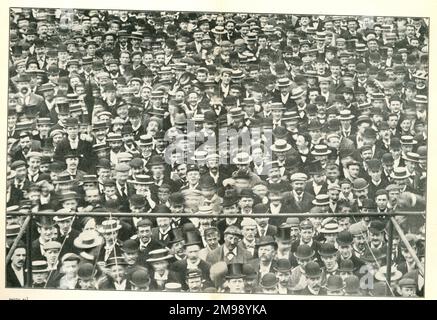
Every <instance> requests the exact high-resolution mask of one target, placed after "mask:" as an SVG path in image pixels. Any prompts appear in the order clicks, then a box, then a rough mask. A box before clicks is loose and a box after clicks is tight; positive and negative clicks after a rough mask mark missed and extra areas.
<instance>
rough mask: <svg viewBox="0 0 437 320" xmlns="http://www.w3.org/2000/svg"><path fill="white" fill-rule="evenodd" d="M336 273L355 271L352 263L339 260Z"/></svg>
mask: <svg viewBox="0 0 437 320" xmlns="http://www.w3.org/2000/svg"><path fill="white" fill-rule="evenodd" d="M338 271H340V272H353V271H355V268H354V263H353V261H352V260H351V259H345V260H341V262H340V266H339V268H338Z"/></svg>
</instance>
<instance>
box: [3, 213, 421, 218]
mask: <svg viewBox="0 0 437 320" xmlns="http://www.w3.org/2000/svg"><path fill="white" fill-rule="evenodd" d="M6 214H7V215H11V216H25V215H29V214H30V213H22V212H17V211H13V212H7V213H6ZM31 214H32V215H33V216H79V217H84V216H86V217H107V216H111V217H148V218H151V217H169V218H175V217H187V218H190V217H194V218H206V217H212V218H214V217H220V218H254V217H256V218H285V217H296V218H313V217H325V218H327V217H338V218H341V217H374V216H419V215H424V214H425V212H423V211H419V212H415V211H399V212H390V213H381V212H367V213H363V212H354V213H310V212H308V213H306V212H304V213H300V212H298V213H296V212H295V213H276V214H273V213H263V214H259V213H250V214H247V213H246V214H244V213H237V214H199V213H179V214H174V213H126V212H111V213H109V212H76V213H65V212H62V213H61V212H33V213H31Z"/></svg>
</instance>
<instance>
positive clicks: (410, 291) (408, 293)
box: [401, 287, 416, 297]
mask: <svg viewBox="0 0 437 320" xmlns="http://www.w3.org/2000/svg"><path fill="white" fill-rule="evenodd" d="M401 295H402V297H415V296H416V289H415V288H412V287H402V288H401Z"/></svg>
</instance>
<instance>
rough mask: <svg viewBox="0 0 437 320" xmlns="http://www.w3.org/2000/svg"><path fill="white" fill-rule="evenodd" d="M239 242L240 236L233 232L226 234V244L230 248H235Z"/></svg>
mask: <svg viewBox="0 0 437 320" xmlns="http://www.w3.org/2000/svg"><path fill="white" fill-rule="evenodd" d="M238 242H240V238H239V237H238V236H236V235H233V234H226V235H225V245H226V247H227V248H228V249H229V250H231V251H232V250H234V249H235V248H236V247H237V245H238Z"/></svg>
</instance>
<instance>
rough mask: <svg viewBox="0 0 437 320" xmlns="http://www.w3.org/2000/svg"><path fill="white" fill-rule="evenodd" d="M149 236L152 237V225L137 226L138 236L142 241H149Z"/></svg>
mask: <svg viewBox="0 0 437 320" xmlns="http://www.w3.org/2000/svg"><path fill="white" fill-rule="evenodd" d="M151 237H152V227H150V226H144V227H139V228H138V238H140V239H141V241H142V242H143V243H147V242H149V240H150V239H151Z"/></svg>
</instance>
